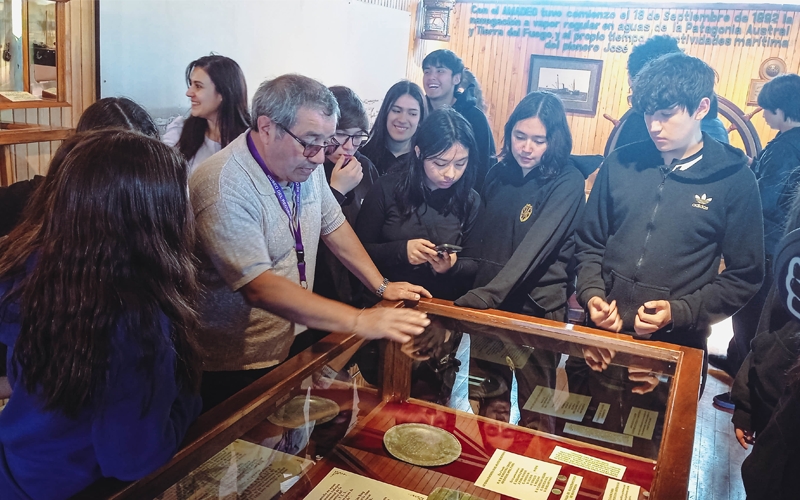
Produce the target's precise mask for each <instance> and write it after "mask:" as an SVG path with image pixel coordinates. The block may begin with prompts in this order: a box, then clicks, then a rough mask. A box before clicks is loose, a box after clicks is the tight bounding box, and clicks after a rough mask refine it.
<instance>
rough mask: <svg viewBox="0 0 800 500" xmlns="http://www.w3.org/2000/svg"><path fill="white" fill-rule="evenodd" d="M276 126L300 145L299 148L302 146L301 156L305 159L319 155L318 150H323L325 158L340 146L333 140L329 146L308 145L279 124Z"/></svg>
mask: <svg viewBox="0 0 800 500" xmlns="http://www.w3.org/2000/svg"><path fill="white" fill-rule="evenodd" d="M278 126H279V127H280V128H281V129H282V130H283V131H284V132H286V133H287V134H289V135H290V136H292V138H294V140H295V141H297V142H298V143H300V145H301V146H303V156H305V157H306V158H313V157H315V156H317V153H319V152H320V150H323V149H324V150H325V156H328V155H332V154H333V152H334V151H336V150H337V149H338V148H339V146H340V144H339V143H338V142H336V140H333V139H332V140H331V143H330V144H309V143H307V142H306V141H304V140H303V139H301V138H299V137H297V136H296V135H294V134H293V133H292V132H291V131H290V130H289V129H288V128H286V127H284V126H283V125H281V124H280V123H279V124H278Z"/></svg>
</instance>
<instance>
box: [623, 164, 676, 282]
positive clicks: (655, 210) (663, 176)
mask: <svg viewBox="0 0 800 500" xmlns="http://www.w3.org/2000/svg"><path fill="white" fill-rule="evenodd" d="M667 168H669V167H667ZM658 170H659V172H660V173H661V183H660V184H659V185H658V190H657V191H656V192H657V194H658V197H657V201H656V204H655V206H654V207H653V214H652V215H651V216H650V221H649V222H648V223H647V234H646V235H645V237H644V245H643V246H642V253H641V255H639V259H637V260H636V267H635V268H634V269H633V276H632V279H633V281H634V283H636V282H638V281H639V279H638V278H639V269H640V268H641V267H642V264H643V263H644V254H645V253H647V244H648V243H649V242H650V235H651V234H652V232H653V227H654V225H655V221H656V215H657V214H658V209H659V208H660V207H661V199H662V196H663V194H664V184H665V183H666V182H667V177H669V174H670V172H671V171H670V170H666V169H664V168H662V167H659V169H658Z"/></svg>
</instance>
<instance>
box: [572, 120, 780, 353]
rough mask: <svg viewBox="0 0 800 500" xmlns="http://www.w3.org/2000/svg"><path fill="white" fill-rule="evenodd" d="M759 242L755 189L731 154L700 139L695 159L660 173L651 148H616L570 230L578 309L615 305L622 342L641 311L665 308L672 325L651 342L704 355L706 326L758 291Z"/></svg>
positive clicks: (648, 144)
mask: <svg viewBox="0 0 800 500" xmlns="http://www.w3.org/2000/svg"><path fill="white" fill-rule="evenodd" d="M698 157H701V158H700V160H699V161H697V163H695V164H693V165H691V166H690V167H689V168H687V169H685V170H680V169H679V168H676V167H677V166H678V165H680V164H687V163H689V162H691V160H695V159H697V158H698ZM763 234H764V233H763V225H762V221H761V201H760V199H759V195H758V186H757V184H756V179H755V176H754V175H753V173H752V172H751V171H750V169H749V168H747V161H746V158H745V156H744V154H743V153H742V152H741V151H739V150H738V149H736V148H733V147H731V146H728V145H725V144H720V143H719V142H717V141H715V140H713V139H711V138H709V137H708V136H707V135H706V134H703V149H702V150H701V151H700V152H699V153H698V154H697V155H695V156H693V157H692V158H687V159H686V160H681V161H680V162H676V163H675V164H673V165H672V166H666V165H664V161H663V159H662V158H661V154H660V153H659V151H658V149H656V147H655V145H654V144H653V142H652V141H643V142H638V143H635V144H631V145H629V146H626V147H623V148H620V149H618V150H616V151H614V152H613V153H612V154H611V155H610V156H609V157H608V158H607V159H606V160H605V162H604V163H603V166H602V167H601V168H600V171H599V173H598V175H597V179H596V181H595V183H594V187H593V188H592V193H591V195H590V196H589V201H588V204H587V206H586V211H585V212H584V219H583V221H582V223H581V227H580V229H579V230H578V239H577V252H576V255H577V260H578V267H577V273H578V284H577V292H578V302H579V303H580V304H581V305H582V306H584V307H586V304H587V302H588V301H589V299H591V298H592V297H594V296H599V297H601V298H603V299H604V300H606V301H608V302H611V301H612V300H616V301H617V308H618V311H619V314H620V317H621V318H622V320H623V331H624V332H628V333H632V332H633V331H634V330H633V324H634V318H635V317H636V313H637V310H638V308H639V307H640V306H641V305H642V304H644V303H645V302H647V301H650V300H669V302H670V308H671V312H672V324H671V325H670V326H667V327H665V328H663V329H661V330H659V331H657V332H655V333H654V334H653V336H652V337H651V338H652V339H653V340H662V341H666V342H671V343H674V344H679V345H685V346H689V347H697V348H704V347H705V345H706V338H707V336H708V334H709V332H710V325H711V324H712V323H715V322H717V321H720V320H722V319H723V318H725V317H728V316H730V315H732V314H733V313H735V312H736V311H737V310H738V309H739V308H740V307H742V306H743V305H744V304H745V303H746V302H747V301H748V300H749V299H750V297H752V296H753V295H754V294H755V293H756V292H757V291H758V289H759V287H760V285H761V280H762V279H763V277H764V238H763ZM721 256H724V257H725V266H726V268H725V270H724V271H723V272H722V273H719V263H720V257H721Z"/></svg>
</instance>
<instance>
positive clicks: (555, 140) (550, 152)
mask: <svg viewBox="0 0 800 500" xmlns="http://www.w3.org/2000/svg"><path fill="white" fill-rule="evenodd" d="M528 118H539V120H540V121H541V122H542V124H543V125H544V128H545V130H547V151H545V152H544V154H543V155H542V162H541V165H540V166H539V168H541V171H542V174H543V175H544V176H545V178H550V177H555V176H556V175H557V174H558V172H560V171H561V167H562V166H563V165H565V164H566V163H567V160H569V154H570V152H571V151H572V133H571V132H570V131H569V125H568V124H567V115H566V113H565V112H564V103H562V102H561V99H559V98H558V97H557V96H556V95H555V94H553V93H550V92H543V91H536V92H531V93H530V94H528V95H526V96H525V97H524V98H523V99H522V100H521V101H520V102H519V104H517V107H516V108H514V111H513V112H512V113H511V116H509V117H508V121H507V122H506V126H505V129H504V131H503V133H504V137H503V152H502V157H503V161H505V162H508V161H514V155H513V154H512V153H511V142H512V140H513V138H512V132H513V130H514V125H516V124H517V122H519V121H522V120H527V119H528Z"/></svg>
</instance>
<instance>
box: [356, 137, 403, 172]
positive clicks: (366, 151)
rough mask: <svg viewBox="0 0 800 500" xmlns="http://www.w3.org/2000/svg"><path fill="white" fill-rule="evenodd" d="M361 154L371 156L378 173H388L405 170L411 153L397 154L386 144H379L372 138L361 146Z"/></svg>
mask: <svg viewBox="0 0 800 500" xmlns="http://www.w3.org/2000/svg"><path fill="white" fill-rule="evenodd" d="M361 154H363V155H364V156H366V157H367V158H369V159H370V160H371V161H372V163H373V164H374V165H375V168H376V169H377V170H378V175H386V174H391V173H395V172H403V171H405V169H406V163H407V162H408V160H409V157H410V153H404V154H401V155H400V156H395V155H394V153H392V152H391V151H389V149H388V148H387V147H386V145H385V144H378V143H377V141H375V140H370V141H369V142H368V143H366V144H365V145H364V147H363V148H361Z"/></svg>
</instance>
